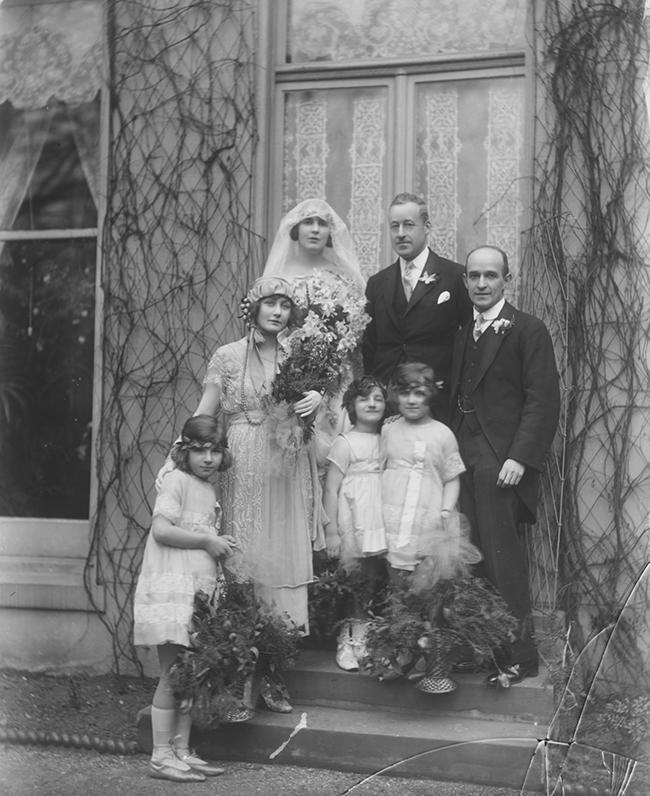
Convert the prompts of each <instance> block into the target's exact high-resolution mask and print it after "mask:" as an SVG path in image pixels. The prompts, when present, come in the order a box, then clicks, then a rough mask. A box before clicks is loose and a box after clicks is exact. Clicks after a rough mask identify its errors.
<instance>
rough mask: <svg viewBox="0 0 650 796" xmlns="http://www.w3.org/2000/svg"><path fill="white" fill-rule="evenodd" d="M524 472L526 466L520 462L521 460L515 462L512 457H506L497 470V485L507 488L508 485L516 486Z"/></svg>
mask: <svg viewBox="0 0 650 796" xmlns="http://www.w3.org/2000/svg"><path fill="white" fill-rule="evenodd" d="M525 472H526V466H525V465H523V464H521V462H516V461H515V460H514V459H506V460H505V462H504V463H503V467H502V468H501V470H500V471H499V477H498V478H497V486H500V487H502V488H503V489H507V488H508V487H509V486H517V484H518V483H519V482H520V481H521V479H522V478H523V477H524V473H525Z"/></svg>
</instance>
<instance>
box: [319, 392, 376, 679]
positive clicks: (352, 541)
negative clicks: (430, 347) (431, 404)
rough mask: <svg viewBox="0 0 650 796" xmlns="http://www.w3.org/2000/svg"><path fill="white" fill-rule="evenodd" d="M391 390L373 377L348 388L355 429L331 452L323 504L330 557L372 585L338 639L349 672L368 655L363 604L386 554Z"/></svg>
mask: <svg viewBox="0 0 650 796" xmlns="http://www.w3.org/2000/svg"><path fill="white" fill-rule="evenodd" d="M386 398H387V395H386V388H385V387H384V385H383V384H382V383H381V382H380V381H378V380H377V379H376V378H375V377H374V376H362V377H361V378H360V379H356V380H355V381H353V382H352V384H351V385H350V386H349V387H348V389H347V390H346V391H345V393H344V395H343V400H342V406H343V408H344V409H345V410H346V411H347V413H348V416H349V418H350V422H351V423H352V429H351V430H350V431H347V432H345V433H342V434H339V435H338V437H337V438H336V439H335V440H334V444H333V445H332V449H331V451H330V453H329V456H328V457H327V458H328V461H329V467H328V470H327V477H326V480H325V492H324V499H323V505H324V509H325V515H326V517H325V519H326V525H325V542H326V546H327V553H328V555H330V556H332V557H340V559H341V563H342V564H343V566H344V567H345V568H346V569H352V568H355V567H360V568H361V570H362V575H363V577H364V579H365V580H366V581H367V583H368V588H367V590H366V589H364V593H363V594H359V595H356V600H355V603H356V605H355V607H354V611H353V619H356V620H359V621H353V622H352V623H349V624H345V625H344V626H343V628H342V630H341V633H340V635H339V638H338V645H337V653H336V662H337V664H338V665H339V666H340V667H341V668H342V669H345V670H346V671H357V670H358V668H359V662H360V661H361V659H362V658H363V657H364V656H365V654H366V653H365V644H364V636H365V632H366V626H367V622H366V621H365V620H367V614H366V610H367V608H366V606H364V602H366V601H367V599H368V598H369V596H370V595H371V594H372V593H373V591H374V584H375V583H376V580H377V576H378V574H379V568H380V567H381V566H383V562H382V560H381V559H380V558H377V556H381V555H383V554H384V553H385V552H386V534H385V532H384V522H383V518H382V512H381V463H380V449H379V431H380V428H381V424H382V421H383V419H384V414H385V411H386Z"/></svg>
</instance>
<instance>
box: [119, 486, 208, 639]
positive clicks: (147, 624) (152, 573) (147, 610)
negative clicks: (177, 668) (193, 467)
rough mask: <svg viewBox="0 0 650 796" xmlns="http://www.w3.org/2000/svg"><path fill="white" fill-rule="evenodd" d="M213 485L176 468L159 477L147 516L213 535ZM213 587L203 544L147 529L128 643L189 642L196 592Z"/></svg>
mask: <svg viewBox="0 0 650 796" xmlns="http://www.w3.org/2000/svg"><path fill="white" fill-rule="evenodd" d="M217 508H218V504H217V502H216V497H215V492H214V488H213V487H212V485H211V484H209V483H208V482H207V481H203V480H201V479H200V478H196V477H195V476H193V475H190V474H189V473H184V472H182V471H181V470H173V471H172V472H171V473H169V474H168V475H167V476H165V479H164V480H163V483H162V487H161V489H160V493H159V494H158V497H157V498H156V503H155V505H154V510H153V516H154V517H155V516H156V515H161V516H163V517H167V518H168V519H169V520H171V522H172V523H173V524H174V525H177V526H178V527H179V528H183V529H185V530H187V531H194V532H195V533H207V534H213V535H214V536H215V537H216V536H217V535H218V529H217ZM216 586H217V563H216V562H215V560H214V559H213V558H212V556H211V555H210V554H209V553H206V551H205V550H203V549H200V548H199V549H188V548H185V547H172V546H171V545H165V544H160V543H159V542H157V541H156V540H155V538H154V536H153V534H152V533H151V532H149V536H148V538H147V542H146V545H145V549H144V557H143V560H142V568H141V571H140V576H139V578H138V585H137V587H136V591H135V597H134V601H133V613H134V619H135V626H134V643H135V644H138V645H143V646H152V645H158V644H167V643H172V644H181V645H183V646H186V647H187V646H190V636H189V624H190V619H191V618H192V613H193V611H194V595H195V594H196V592H197V591H204V592H206V594H211V593H212V592H213V591H214V589H215V588H216Z"/></svg>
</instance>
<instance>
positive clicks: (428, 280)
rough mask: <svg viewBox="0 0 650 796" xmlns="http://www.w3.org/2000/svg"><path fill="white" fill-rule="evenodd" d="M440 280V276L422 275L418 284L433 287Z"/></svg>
mask: <svg viewBox="0 0 650 796" xmlns="http://www.w3.org/2000/svg"><path fill="white" fill-rule="evenodd" d="M439 279H440V274H422V276H421V277H420V278H419V279H418V282H423V283H424V284H425V285H435V283H436V282H437V281H438V280H439Z"/></svg>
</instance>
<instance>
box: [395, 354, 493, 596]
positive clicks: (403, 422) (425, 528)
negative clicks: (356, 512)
mask: <svg viewBox="0 0 650 796" xmlns="http://www.w3.org/2000/svg"><path fill="white" fill-rule="evenodd" d="M435 391H436V387H435V383H434V373H433V370H432V369H431V368H430V367H428V366H427V365H423V364H421V363H419V362H408V363H404V364H402V365H400V366H399V367H398V368H397V370H396V373H395V377H394V379H393V380H392V381H391V386H390V394H391V398H393V399H394V401H395V402H396V404H397V410H398V412H399V414H400V417H399V418H398V419H397V420H395V421H394V422H392V423H388V424H386V425H385V426H384V428H383V430H382V435H381V456H382V461H383V463H384V470H383V472H382V481H381V493H382V497H381V501H382V512H383V517H384V523H385V527H386V543H387V546H388V552H387V554H386V558H387V560H388V564H389V567H388V570H389V576H390V577H391V579H393V580H394V579H395V578H397V577H400V576H404V575H407V574H408V573H411V572H413V571H414V570H416V568H417V569H419V572H417V573H416V575H415V577H416V578H418V577H419V578H423V577H426V580H427V583H426V584H423V585H429V586H432V585H434V583H435V582H436V581H437V580H442V579H445V578H452V577H454V576H456V575H457V574H459V572H462V571H464V568H465V567H466V566H467V565H469V564H475V563H478V561H480V560H481V558H482V556H481V554H480V552H479V551H478V549H477V548H476V547H474V545H472V544H471V543H470V542H469V540H468V538H467V534H466V533H465V529H464V527H463V526H464V523H463V522H461V515H459V514H458V512H457V511H456V503H457V501H458V494H459V491H460V474H461V473H462V472H464V471H465V465H464V464H463V461H462V459H461V457H460V454H459V452H458V444H457V442H456V438H455V436H454V434H453V432H452V431H451V430H450V429H449V428H448V427H447V426H445V425H444V424H443V423H439V422H438V421H437V420H434V419H433V418H432V417H431V415H430V411H429V410H430V404H431V400H432V398H433V397H434V396H435ZM424 560H426V568H420V567H418V565H420V564H421V562H422V561H424ZM425 569H426V575H425V571H424V570H425ZM465 571H466V570H465Z"/></svg>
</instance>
